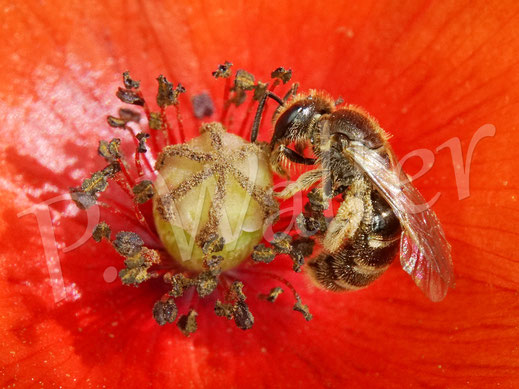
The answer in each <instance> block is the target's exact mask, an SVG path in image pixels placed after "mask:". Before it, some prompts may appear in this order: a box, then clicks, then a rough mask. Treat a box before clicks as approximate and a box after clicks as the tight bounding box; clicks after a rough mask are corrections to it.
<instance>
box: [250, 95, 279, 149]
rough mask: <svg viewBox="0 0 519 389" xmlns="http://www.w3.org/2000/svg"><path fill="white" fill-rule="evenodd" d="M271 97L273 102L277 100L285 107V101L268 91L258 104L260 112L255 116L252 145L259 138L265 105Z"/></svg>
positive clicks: (251, 138) (251, 137) (251, 136)
mask: <svg viewBox="0 0 519 389" xmlns="http://www.w3.org/2000/svg"><path fill="white" fill-rule="evenodd" d="M268 97H270V98H271V99H272V100H275V101H276V102H277V103H278V104H279V105H283V104H284V101H283V100H282V99H281V98H280V97H279V96H278V95H276V94H275V93H272V92H270V91H267V92H266V93H265V94H264V95H263V97H262V98H261V100H260V102H259V104H258V110H257V111H256V115H255V116H254V123H253V124H252V132H251V135H250V141H251V143H254V142H256V139H257V138H258V132H259V128H260V124H261V118H262V116H263V110H264V109H265V103H266V102H267V98H268Z"/></svg>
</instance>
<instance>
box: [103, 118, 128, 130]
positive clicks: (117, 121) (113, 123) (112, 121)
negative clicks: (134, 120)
mask: <svg viewBox="0 0 519 389" xmlns="http://www.w3.org/2000/svg"><path fill="white" fill-rule="evenodd" d="M106 121H107V122H108V125H109V126H110V127H116V128H121V127H124V126H126V121H125V120H124V119H121V118H116V117H115V116H107V117H106Z"/></svg>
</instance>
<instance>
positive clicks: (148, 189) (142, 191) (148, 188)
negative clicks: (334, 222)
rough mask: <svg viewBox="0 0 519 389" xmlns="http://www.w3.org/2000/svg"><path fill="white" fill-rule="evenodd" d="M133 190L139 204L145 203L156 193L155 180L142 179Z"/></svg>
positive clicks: (135, 199)
mask: <svg viewBox="0 0 519 389" xmlns="http://www.w3.org/2000/svg"><path fill="white" fill-rule="evenodd" d="M132 192H133V195H134V198H133V200H134V201H135V202H136V203H137V204H144V203H145V202H146V201H148V200H150V199H151V198H152V197H153V195H154V194H155V190H154V189H153V182H151V181H149V180H144V181H141V182H139V183H138V184H137V185H135V186H134V187H133V189H132Z"/></svg>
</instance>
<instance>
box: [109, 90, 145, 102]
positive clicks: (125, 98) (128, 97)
mask: <svg viewBox="0 0 519 389" xmlns="http://www.w3.org/2000/svg"><path fill="white" fill-rule="evenodd" d="M115 95H116V96H117V97H118V98H119V100H121V101H122V102H123V103H126V104H133V105H139V106H143V105H144V99H143V98H142V97H141V96H140V95H139V93H137V92H134V91H132V90H129V89H123V88H119V89H118V90H117V93H116V94H115Z"/></svg>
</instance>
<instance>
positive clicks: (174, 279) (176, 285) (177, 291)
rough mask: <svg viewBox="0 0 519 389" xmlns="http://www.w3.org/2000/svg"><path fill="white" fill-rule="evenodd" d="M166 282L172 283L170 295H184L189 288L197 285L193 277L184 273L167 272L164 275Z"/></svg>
mask: <svg viewBox="0 0 519 389" xmlns="http://www.w3.org/2000/svg"><path fill="white" fill-rule="evenodd" d="M164 282H165V283H167V284H171V290H170V291H169V295H170V296H172V297H180V296H182V295H183V294H184V291H185V290H186V289H187V288H189V287H191V286H193V285H195V282H194V281H193V280H192V279H190V278H187V277H186V276H185V275H183V274H182V273H178V274H172V273H166V274H165V275H164Z"/></svg>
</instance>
